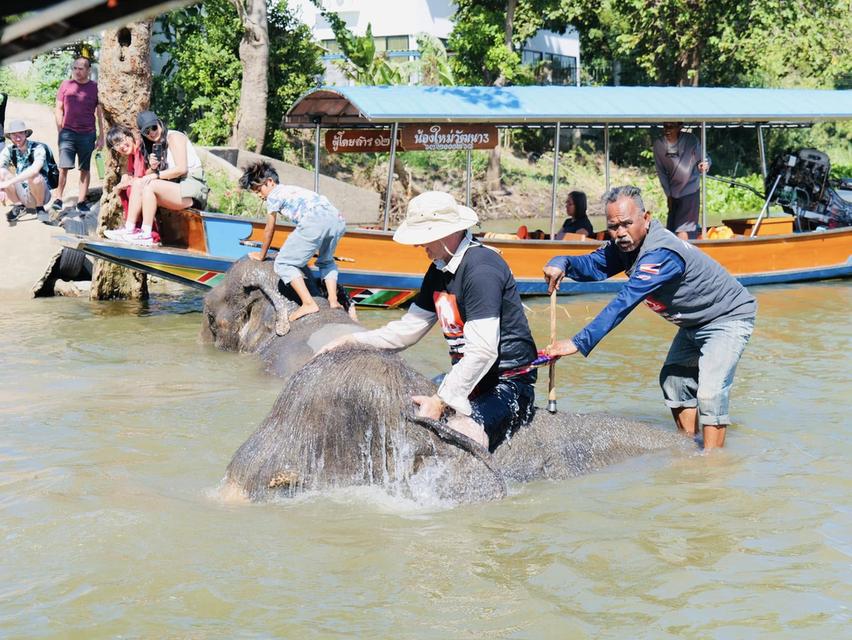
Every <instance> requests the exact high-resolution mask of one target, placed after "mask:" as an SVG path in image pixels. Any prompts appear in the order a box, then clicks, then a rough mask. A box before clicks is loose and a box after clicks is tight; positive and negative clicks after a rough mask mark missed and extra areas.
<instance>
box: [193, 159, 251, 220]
mask: <svg viewBox="0 0 852 640" xmlns="http://www.w3.org/2000/svg"><path fill="white" fill-rule="evenodd" d="M205 177H206V180H207V186H209V187H210V195H209V196H208V208H209V209H210V210H211V211H217V212H219V213H226V214H228V215H232V216H243V217H248V218H257V217H259V216H261V215H262V214H263V202H262V201H261V199H260V198H258V197H257V196H256V195H255V194H253V193H252V192H251V191H244V190H243V189H240V188H239V187H237V186H236V184H235V182H234V180H232V179H231V178H229V177H228V175H227V174H226V173H225V172H224V171H221V170H218V169H213V170H212V171H207V172H205Z"/></svg>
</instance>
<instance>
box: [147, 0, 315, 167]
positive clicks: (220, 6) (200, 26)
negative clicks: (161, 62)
mask: <svg viewBox="0 0 852 640" xmlns="http://www.w3.org/2000/svg"><path fill="white" fill-rule="evenodd" d="M267 19H268V29H269V60H270V63H269V87H270V91H269V96H268V102H267V122H266V129H267V136H266V140H267V141H266V146H265V147H264V152H265V153H268V154H269V155H279V156H280V155H281V153H282V152H283V148H282V147H281V146H279V145H281V144H282V143H283V138H282V136H276V135H275V132H276V131H278V130H279V129H280V126H281V119H282V117H283V115H284V113H286V111H287V109H289V107H290V105H291V104H292V103H293V102H294V101H295V99H296V98H297V97H298V96H299V95H300V94H301V93H303V92H304V91H305V90H307V89H308V88H309V87H310V86H312V85H313V83H314V78H315V77H316V76H317V75H318V74H319V73H321V72H322V65H321V63H320V60H319V53H320V52H319V49H318V48H317V47H316V45H315V44H314V43H313V41H312V39H311V34H310V30H309V29H308V28H307V27H306V26H305V25H303V24H301V23H300V22H299V21H298V20H297V19H296V18H295V17H294V16H293V15H292V14H291V13H290V12H289V11H288V9H287V7H286V4H285V3H284V2H271V3H270V5H269V11H268V17H267ZM157 25H158V28H159V30H160V32H161V36H162V37H163V41H162V42H160V43H159V44H158V45H157V47H156V52H157V53H158V54H160V55H167V56H168V58H169V60H168V62H167V63H166V65H165V66H164V68H163V71H162V73H161V74H158V75H157V76H156V77H155V78H154V100H153V107H154V109H155V110H156V111H157V113H158V114H161V115H162V117H163V118H164V119H166V120H167V121H168V122H169V123H170V126H172V127H174V128H176V129H181V130H184V131H188V132H189V133H190V137H192V138H193V139H194V140H197V141H198V142H199V143H200V144H204V145H219V144H224V143H226V142H227V141H228V139H229V138H230V135H231V130H232V128H233V123H234V118H235V117H236V112H237V107H238V106H239V99H240V82H241V80H242V68H241V65H240V57H239V47H240V38H241V37H242V26H241V23H240V19H239V16H238V15H237V12H236V9H234V7H233V5H232V4H231V3H230V2H229V0H208V1H206V2H204V3H203V4H198V5H193V6H190V7H186V8H184V9H180V10H177V11H172V12H171V13H168V14H166V15H165V16H163V17H162V18H161V19H160V20H159V21H158V23H157Z"/></svg>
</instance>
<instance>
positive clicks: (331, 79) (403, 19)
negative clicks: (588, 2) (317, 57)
mask: <svg viewBox="0 0 852 640" xmlns="http://www.w3.org/2000/svg"><path fill="white" fill-rule="evenodd" d="M288 6H289V7H290V8H291V9H293V10H294V11H295V12H296V14H297V15H299V16H300V18H301V20H302V21H303V22H304V23H305V24H306V25H308V27H310V29H311V31H312V32H313V34H314V38H316V40H317V42H319V43H320V45H321V46H322V47H323V49H324V50H325V55H324V56H323V61H324V63H325V68H326V74H325V84H337V85H343V84H350V81H349V80H347V79H346V78H345V77H344V75H343V74H342V73H341V72H340V70H339V69H338V68H337V67H336V66H335V65H334V64H333V62H334V60H339V59H341V58H342V57H343V56H342V55H341V54H340V48H339V46H338V44H337V42H336V40H335V39H334V32H333V31H332V29H331V26H330V25H329V24H328V22H327V21H326V20H325V19H324V18H323V17H322V15H321V14H320V12H319V9H317V8H316V7H315V6H314V5H313V3H312V2H311V1H310V0H290V2H288ZM323 6H324V7H325V8H326V9H327V10H328V11H334V12H335V13H337V14H338V15H339V16H340V18H341V19H342V20H343V21H344V22H346V25H347V26H348V27H349V29H350V30H351V31H352V33H354V34H355V35H359V36H363V35H364V34H365V33H366V32H367V25H368V24H369V25H370V28H371V31H372V33H373V40H374V41H375V44H376V51H380V52H385V54H386V56H387V57H388V58H389V59H390V60H394V59H397V60H400V61H405V60H412V59H416V58H417V57H419V56H420V53H419V52H418V50H417V35H418V34H419V33H428V34H429V35H431V36H434V37H436V38H438V39H439V40H441V42H443V43H444V45H446V43H447V39H448V38H449V37H450V33H451V32H452V30H453V14H454V13H455V10H456V9H455V4H454V3H453V2H451V1H450V0H396V1H395V2H393V3H390V2H388V1H387V0H324V2H323ZM449 54H450V55H452V51H449ZM519 54H520V55H521V61H522V63H523V64H527V65H530V66H537V65H539V64H540V63H542V62H546V63H547V64H546V65H543V66H544V69H545V72H544V73H542V74H540V75H541V76H542V77H543V78H544V83H546V84H562V85H579V78H580V37H579V34H578V33H577V31H576V30H573V29H572V30H568V31H566V32H565V34H563V35H560V34H558V33H554V32H552V31H546V30H540V31H538V32H537V33H536V34H535V35H534V36H533V37H532V38H530V39H529V40H528V41H527V42H526V43H524V45H523V46H522V47H521V48H520V50H519Z"/></svg>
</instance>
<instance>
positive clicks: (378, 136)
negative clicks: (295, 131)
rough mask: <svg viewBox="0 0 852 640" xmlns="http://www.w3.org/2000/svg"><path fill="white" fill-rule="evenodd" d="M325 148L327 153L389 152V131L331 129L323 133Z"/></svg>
mask: <svg viewBox="0 0 852 640" xmlns="http://www.w3.org/2000/svg"><path fill="white" fill-rule="evenodd" d="M325 148H326V150H327V151H328V152H329V153H369V152H382V151H384V152H389V151H390V148H391V132H390V130H389V129H331V130H329V131H326V132H325Z"/></svg>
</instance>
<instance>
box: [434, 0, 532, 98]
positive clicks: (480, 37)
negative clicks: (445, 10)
mask: <svg viewBox="0 0 852 640" xmlns="http://www.w3.org/2000/svg"><path fill="white" fill-rule="evenodd" d="M456 4H457V9H456V13H455V16H454V20H455V24H454V26H453V31H452V33H451V34H450V39H449V43H448V44H449V47H450V49H451V50H452V51H453V52H454V53H455V55H454V56H453V58H452V60H451V65H452V68H453V72H454V73H455V76H456V78H458V80H459V81H460V82H462V83H463V84H472V85H477V84H486V85H490V84H493V83H494V82H495V81H496V80H497V79H498V78H503V79H504V80H505V81H506V82H508V83H509V84H513V81H514V80H515V78H516V76H517V74H518V70H519V68H520V64H521V59H520V56H519V55H518V54H517V52H516V51H514V50H513V49H512V48H511V47H507V46H506V6H505V3H503V2H493V1H490V2H489V1H486V2H480V1H477V0H459V1H458V2H457V3H456Z"/></svg>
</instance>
